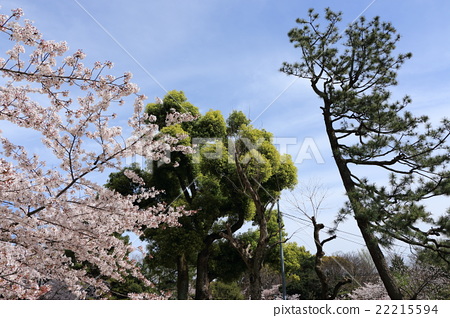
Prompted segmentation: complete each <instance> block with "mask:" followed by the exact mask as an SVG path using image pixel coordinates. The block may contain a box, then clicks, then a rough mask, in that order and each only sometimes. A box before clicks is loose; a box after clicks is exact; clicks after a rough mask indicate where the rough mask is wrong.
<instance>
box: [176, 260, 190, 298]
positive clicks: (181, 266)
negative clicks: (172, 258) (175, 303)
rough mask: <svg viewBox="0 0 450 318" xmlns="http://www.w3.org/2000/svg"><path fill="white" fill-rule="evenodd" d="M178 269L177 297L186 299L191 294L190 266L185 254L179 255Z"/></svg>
mask: <svg viewBox="0 0 450 318" xmlns="http://www.w3.org/2000/svg"><path fill="white" fill-rule="evenodd" d="M177 271H178V275H177V294H178V297H177V298H178V299H180V300H186V299H188V294H189V268H188V264H187V260H186V255H185V254H181V255H179V256H178V257H177Z"/></svg>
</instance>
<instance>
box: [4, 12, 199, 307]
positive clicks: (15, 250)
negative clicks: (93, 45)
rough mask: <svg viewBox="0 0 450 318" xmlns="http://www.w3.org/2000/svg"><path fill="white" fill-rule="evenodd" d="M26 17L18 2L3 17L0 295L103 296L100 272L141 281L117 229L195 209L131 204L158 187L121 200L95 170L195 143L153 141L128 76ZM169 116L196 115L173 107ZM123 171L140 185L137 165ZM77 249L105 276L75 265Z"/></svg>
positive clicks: (169, 219) (168, 220) (168, 221)
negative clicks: (89, 60)
mask: <svg viewBox="0 0 450 318" xmlns="http://www.w3.org/2000/svg"><path fill="white" fill-rule="evenodd" d="M22 16H23V11H22V10H21V9H16V10H12V13H11V14H9V15H7V14H0V43H1V47H2V48H4V47H9V48H10V49H9V50H7V51H6V53H4V54H5V55H3V56H1V55H0V75H1V76H2V78H0V122H1V123H2V124H1V126H0V127H2V128H3V127H5V126H7V129H8V131H3V132H2V131H0V298H3V299H35V298H39V297H40V296H42V295H43V294H45V293H47V292H49V291H50V290H51V288H52V287H51V286H52V285H55V284H54V283H52V282H55V281H58V282H61V284H64V285H66V286H67V287H68V289H69V290H70V291H71V292H72V293H74V294H75V295H77V297H79V298H83V297H85V296H86V289H87V288H88V287H90V288H91V289H92V288H94V289H95V290H96V291H97V293H98V294H100V295H101V294H102V293H104V292H107V291H108V286H107V285H106V284H105V283H104V280H102V279H101V277H110V278H113V279H117V280H119V281H120V280H123V277H124V276H127V275H130V274H131V275H133V276H135V277H138V278H142V279H143V280H144V281H145V279H144V278H143V277H142V275H141V274H140V273H139V270H138V268H137V266H136V264H135V263H134V262H133V261H131V260H129V258H128V257H127V255H128V254H129V253H130V250H131V247H130V246H129V245H127V244H125V243H124V242H123V240H121V239H119V238H118V235H117V234H121V233H123V232H124V231H133V232H135V233H136V234H137V235H140V234H141V230H142V229H143V227H144V226H145V227H147V228H148V227H150V228H151V227H158V226H159V225H161V224H164V225H168V226H176V225H178V223H177V219H178V218H179V217H180V216H181V215H185V214H189V213H191V212H189V211H184V210H183V209H182V208H178V209H174V208H171V207H170V206H167V205H165V204H163V203H160V204H158V205H156V206H152V207H149V208H147V209H145V210H140V209H139V208H138V207H137V206H136V205H133V202H136V200H140V199H145V198H149V197H152V196H155V195H156V194H157V193H158V192H157V190H155V189H152V190H150V191H145V192H142V193H136V194H133V195H129V196H126V197H124V196H122V195H120V194H118V193H116V192H114V191H112V190H110V189H106V188H104V187H103V186H102V185H101V184H98V183H97V182H95V181H93V179H94V178H93V177H92V175H94V174H96V173H98V172H103V171H104V170H105V169H111V168H114V169H116V168H117V169H120V168H121V166H122V163H123V161H124V160H125V159H126V158H127V157H129V156H131V155H134V154H138V155H142V156H145V157H146V158H147V159H150V160H161V159H164V160H165V161H166V162H168V161H170V158H168V154H170V152H171V151H182V152H189V151H190V149H188V148H186V147H183V146H174V145H175V144H176V141H177V140H176V138H173V137H167V138H161V137H159V138H158V139H157V140H156V139H155V138H154V137H155V136H156V134H157V133H158V126H157V125H156V124H154V121H155V119H156V118H155V117H154V116H151V115H148V114H145V113H144V112H143V106H144V100H145V99H146V97H145V96H144V95H140V94H138V91H139V88H138V86H137V85H136V84H133V83H131V81H130V80H131V77H132V75H131V73H125V74H124V75H123V76H120V77H114V76H112V75H105V74H104V73H105V72H106V70H107V69H109V68H112V66H113V64H112V63H111V62H105V63H100V62H95V63H94V65H93V66H92V67H87V66H85V65H84V63H83V59H84V58H85V56H86V55H85V54H84V53H83V51H81V50H78V51H76V52H75V53H73V54H71V55H67V54H68V53H67V52H68V45H67V44H66V43H65V42H55V41H49V40H45V39H44V38H43V36H42V35H41V33H40V32H39V30H38V29H37V28H36V27H35V26H34V25H33V23H32V22H30V21H28V20H23V18H22ZM74 94H76V95H77V97H76V98H72V97H71V96H73V95H74ZM128 100H134V110H133V112H132V114H131V117H130V118H129V120H128V126H129V127H128V128H127V129H128V130H129V131H131V132H130V134H129V137H127V138H126V137H123V136H124V134H125V132H123V131H122V130H123V129H122V128H121V127H118V126H113V125H112V123H113V121H114V119H115V118H116V116H117V115H116V114H115V113H114V110H113V109H116V108H117V107H120V105H121V104H123V103H125V102H126V101H128ZM167 120H168V121H169V122H171V121H174V122H180V121H185V120H190V117H189V115H186V114H177V113H173V114H170V116H168V119H167ZM11 127H13V128H11ZM18 130H19V131H23V130H27V131H32V132H33V134H34V135H35V136H39V137H41V140H42V145H40V146H36V145H33V148H32V150H33V153H32V152H30V150H31V147H28V149H27V148H26V147H24V146H21V145H17V144H16V143H14V142H13V141H12V140H13V138H11V137H10V138H8V137H7V136H6V135H5V134H6V133H12V135H14V134H17V133H16V131H18ZM35 149H37V150H35ZM35 152H36V153H35ZM49 155H51V157H50V156H49ZM43 157H45V158H46V159H47V158H50V159H47V160H51V162H52V164H51V165H50V164H48V163H46V162H45V161H44V160H43V159H42V158H43ZM126 175H127V176H128V177H129V178H131V179H132V180H133V182H142V180H140V178H139V177H138V176H137V175H136V174H134V173H133V172H132V171H128V172H127V173H126ZM114 234H115V235H114ZM68 251H70V255H71V257H69V256H68ZM73 256H74V257H75V259H76V261H77V262H88V263H89V264H91V265H92V266H95V268H96V269H97V271H98V272H99V273H100V275H98V276H97V277H92V275H87V272H86V270H83V269H79V268H78V269H77V268H76V267H75V266H74V257H73ZM145 283H146V284H148V285H151V283H150V282H149V281H145ZM149 296H150V295H135V297H137V298H144V297H149Z"/></svg>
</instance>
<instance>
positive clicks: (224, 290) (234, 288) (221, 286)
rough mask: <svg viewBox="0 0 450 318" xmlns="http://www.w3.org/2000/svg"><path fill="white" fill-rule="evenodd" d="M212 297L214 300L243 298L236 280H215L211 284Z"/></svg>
mask: <svg viewBox="0 0 450 318" xmlns="http://www.w3.org/2000/svg"><path fill="white" fill-rule="evenodd" d="M211 291H212V299H215V300H243V299H244V295H242V292H241V289H240V287H239V285H238V284H237V283H236V282H232V283H224V282H221V281H215V282H213V283H212V284H211Z"/></svg>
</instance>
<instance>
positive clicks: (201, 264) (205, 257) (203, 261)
mask: <svg viewBox="0 0 450 318" xmlns="http://www.w3.org/2000/svg"><path fill="white" fill-rule="evenodd" d="M210 246H211V245H206V246H205V247H204V248H203V249H202V250H201V251H200V253H199V254H198V256H197V280H196V284H195V299H197V300H205V299H211V293H210V290H209V275H208V271H209V268H208V263H209V255H210Z"/></svg>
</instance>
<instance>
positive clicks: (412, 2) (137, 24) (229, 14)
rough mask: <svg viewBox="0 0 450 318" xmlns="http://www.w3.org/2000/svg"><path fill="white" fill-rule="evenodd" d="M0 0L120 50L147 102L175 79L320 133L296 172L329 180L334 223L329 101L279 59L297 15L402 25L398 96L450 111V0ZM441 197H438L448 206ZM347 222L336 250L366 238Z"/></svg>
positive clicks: (287, 51)
mask: <svg viewBox="0 0 450 318" xmlns="http://www.w3.org/2000/svg"><path fill="white" fill-rule="evenodd" d="M0 5H1V6H2V12H9V9H11V8H16V7H21V8H23V9H24V11H25V14H26V18H28V19H30V20H33V21H35V24H36V25H37V26H38V28H39V29H40V30H41V31H42V32H43V34H44V37H45V38H47V39H54V40H65V41H67V42H68V44H69V46H70V51H71V52H73V51H75V50H77V49H79V48H82V49H83V50H84V52H85V53H86V54H87V55H88V60H91V61H92V62H94V61H96V60H100V61H104V60H111V61H113V62H114V63H115V68H114V69H113V71H114V73H115V74H121V73H122V72H124V71H131V72H132V73H133V74H134V77H133V80H134V82H135V83H137V84H138V85H139V86H140V87H141V92H142V93H144V94H145V95H147V96H148V97H149V100H148V101H149V102H153V100H154V98H155V97H156V96H159V97H162V96H164V95H165V94H166V92H167V91H169V90H173V89H176V90H183V91H184V92H185V94H186V96H187V97H188V99H189V101H190V102H191V103H192V104H194V105H196V106H197V107H199V108H200V109H201V111H202V112H206V111H207V110H209V109H218V110H221V111H222V113H223V114H224V116H227V115H228V114H229V113H230V112H231V111H232V110H234V109H238V110H242V111H243V112H244V113H246V114H247V115H248V117H249V118H250V119H252V120H253V125H254V126H255V127H257V128H264V129H266V130H268V131H270V132H272V133H273V134H274V135H275V136H276V137H278V138H294V139H295V140H297V141H298V143H297V144H295V145H294V144H293V145H289V146H288V152H289V153H291V154H292V155H293V157H294V158H298V154H299V151H300V149H301V144H302V141H303V140H304V139H305V138H313V140H314V141H315V144H316V145H317V147H318V150H319V151H320V154H321V156H322V158H323V159H324V162H322V163H320V162H317V160H314V159H312V160H304V161H303V162H302V163H300V162H299V161H300V160H299V161H298V164H297V167H298V171H299V180H301V181H305V182H308V180H310V179H314V180H317V182H320V183H322V184H323V185H324V186H325V187H326V188H328V194H329V195H328V197H327V199H326V200H325V202H324V207H325V208H326V209H324V210H323V211H322V212H321V214H320V217H319V220H321V221H322V222H324V223H325V224H327V225H330V226H331V224H332V220H333V217H334V216H335V214H336V212H337V211H338V209H339V208H340V207H341V206H342V202H343V201H344V199H345V198H344V196H343V188H342V186H341V182H340V179H339V176H338V174H337V171H336V168H335V166H334V162H333V159H332V157H331V154H330V152H329V150H328V148H329V146H328V143H327V141H326V139H325V136H324V128H323V124H322V120H321V113H320V109H319V106H320V101H319V100H318V99H317V98H316V97H315V95H314V94H313V93H312V92H311V90H310V87H309V85H308V83H307V82H305V81H303V80H296V79H295V78H293V77H287V76H285V75H284V74H282V73H280V72H279V71H278V69H279V68H280V66H281V64H282V62H284V61H288V62H294V61H297V60H299V52H297V50H296V49H294V48H293V46H292V44H291V43H289V40H288V37H287V32H288V31H289V30H290V29H292V28H293V27H295V26H296V24H295V19H296V18H299V17H305V16H306V14H307V10H308V9H309V8H311V7H313V8H315V9H316V10H317V11H318V12H323V9H324V8H326V7H331V8H332V9H333V10H336V11H339V10H340V11H343V13H344V20H343V24H342V25H343V26H345V25H347V24H349V23H350V22H352V21H353V20H354V19H355V18H357V17H358V16H359V15H360V14H362V13H363V14H364V15H365V16H366V17H368V18H370V17H373V16H376V15H379V16H381V18H382V20H387V21H391V22H392V23H393V25H394V26H395V27H396V28H397V30H398V32H399V33H400V34H401V35H402V40H401V42H400V43H399V45H398V50H399V52H412V53H413V58H412V60H410V61H408V62H407V63H406V64H405V66H404V67H403V68H402V69H401V70H400V73H399V83H400V84H399V85H398V86H397V87H395V88H394V89H393V92H394V96H395V97H397V98H401V97H403V96H404V95H405V94H408V95H410V96H411V97H412V99H413V103H412V105H411V107H410V109H411V110H412V111H413V112H414V113H416V114H427V115H429V116H430V117H431V118H432V119H433V121H435V122H438V121H439V118H441V117H443V116H447V115H448V113H449V112H448V108H447V107H448V104H449V102H448V99H449V95H450V93H449V92H450V90H449V88H450V76H449V73H450V2H448V1H444V0H431V1H430V0H427V1H425V0H375V1H374V0H358V1H356V0H354V1H350V0H347V1H342V0H334V1H331V0H330V1H325V0H314V1H309V0H302V1H300V0H282V1H274V0H272V1H269V0H261V1H257V0H245V1H242V0H241V1H237V0H227V1H219V0H210V1H207V0H203V1H201V0H189V1H183V0H164V1H163V0H150V1H149V0H146V1H144V0H128V1H122V0H121V1H118V0H89V1H88V0H77V1H76V0H73V1H72V0H65V1H61V0H45V1H43V0H41V1H39V0H38V1H36V0H2V1H0ZM2 51H4V50H3V48H2ZM130 108H131V106H130ZM367 174H368V176H371V177H375V178H377V177H378V175H375V174H372V172H370V171H367ZM380 182H382V180H380ZM444 204H445V202H442V201H441V202H433V205H432V206H433V207H435V208H437V209H438V210H440V209H442V210H444V208H445V206H444ZM289 213H291V214H293V212H289ZM286 223H287V229H288V232H290V233H291V234H293V235H294V236H293V240H296V241H298V242H299V244H301V245H305V246H306V247H307V249H309V250H313V244H312V241H311V240H310V236H311V235H310V229H309V228H308V227H306V226H305V225H304V224H299V223H297V222H294V221H292V220H286ZM341 229H342V231H345V232H340V235H339V236H340V238H339V239H338V240H336V241H333V242H331V243H329V245H328V246H326V247H327V248H326V251H327V252H328V253H332V252H336V251H352V250H359V249H361V248H362V245H361V244H362V240H361V239H360V238H359V237H358V231H357V230H355V225H354V224H352V222H347V223H346V224H343V225H342V226H341ZM294 233H295V234H294ZM348 233H352V234H348ZM400 251H404V249H400Z"/></svg>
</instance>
